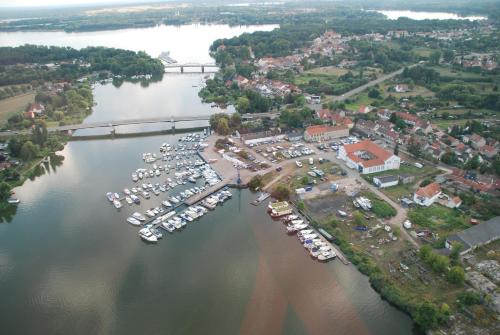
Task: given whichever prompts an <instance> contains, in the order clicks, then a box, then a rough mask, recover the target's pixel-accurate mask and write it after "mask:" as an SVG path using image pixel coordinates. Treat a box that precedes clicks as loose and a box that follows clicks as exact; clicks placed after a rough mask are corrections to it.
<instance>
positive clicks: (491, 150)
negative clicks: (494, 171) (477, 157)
mask: <svg viewBox="0 0 500 335" xmlns="http://www.w3.org/2000/svg"><path fill="white" fill-rule="evenodd" d="M479 152H480V153H481V154H482V155H483V156H485V157H487V158H494V157H495V156H496V155H498V149H497V148H495V147H494V146H491V145H485V146H483V147H481V148H480V149H479Z"/></svg>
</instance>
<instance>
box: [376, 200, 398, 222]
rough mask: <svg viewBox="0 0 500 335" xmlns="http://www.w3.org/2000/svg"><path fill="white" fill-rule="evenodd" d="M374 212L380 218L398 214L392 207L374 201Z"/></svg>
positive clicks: (383, 202) (382, 202) (379, 201)
mask: <svg viewBox="0 0 500 335" xmlns="http://www.w3.org/2000/svg"><path fill="white" fill-rule="evenodd" d="M372 210H373V213H374V214H375V215H376V216H378V217H379V218H389V217H393V216H395V215H396V214H397V211H396V210H395V209H394V208H393V207H392V206H391V205H389V204H388V203H386V202H385V201H381V200H372Z"/></svg>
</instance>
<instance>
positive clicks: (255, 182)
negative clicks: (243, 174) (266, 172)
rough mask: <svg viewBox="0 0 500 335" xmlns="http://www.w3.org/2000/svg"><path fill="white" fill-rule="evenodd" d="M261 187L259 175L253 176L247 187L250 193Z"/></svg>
mask: <svg viewBox="0 0 500 335" xmlns="http://www.w3.org/2000/svg"><path fill="white" fill-rule="evenodd" d="M262 186H263V182H262V176H260V175H255V176H253V177H252V179H250V182H249V183H248V187H250V189H251V190H252V191H255V190H257V189H259V188H261V187H262Z"/></svg>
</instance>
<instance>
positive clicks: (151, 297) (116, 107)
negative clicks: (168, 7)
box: [0, 26, 413, 335]
mask: <svg viewBox="0 0 500 335" xmlns="http://www.w3.org/2000/svg"><path fill="white" fill-rule="evenodd" d="M148 29H149V28H148ZM165 29H166V28H165ZM169 29H170V28H169ZM172 29H173V28H172ZM175 29H176V31H177V32H178V34H181V35H182V34H183V30H182V29H183V28H182V27H180V28H179V27H176V28H175ZM190 29H191V26H189V27H188V30H187V31H188V32H189V31H190ZM197 29H199V30H200V31H201V30H204V29H205V28H203V27H198V28H197ZM218 29H219V28H218ZM226 29H228V30H230V29H232V28H229V27H226ZM253 29H258V27H254V28H253ZM138 30H139V29H138ZM114 33H116V32H114ZM135 33H136V34H139V32H135ZM44 34H50V33H44ZM53 34H55V35H59V34H60V33H53ZM92 34H94V36H98V35H99V32H94V33H92ZM102 34H104V35H107V34H109V32H102ZM199 35H200V36H203V34H201V32H200V34H199ZM44 36H46V37H47V40H43V39H41V38H40V39H39V40H38V41H37V42H38V43H49V42H50V41H53V40H54V39H55V38H54V39H52V38H49V37H48V36H50V35H44ZM197 36H198V35H197V34H187V35H185V39H180V40H182V41H183V45H186V44H193V45H195V44H198V43H206V44H207V43H208V44H209V43H210V41H208V42H207V41H201V40H199V39H198V37H197ZM167 37H168V36H166V37H165V38H167ZM188 37H189V38H191V40H188V39H187V38H188ZM216 37H220V36H214V37H213V38H216ZM4 38H5V35H4V34H0V40H1V41H4ZM96 40H98V39H97V37H96ZM24 42H25V40H19V41H18V43H17V44H23V43H24ZM61 43H62V42H61ZM68 43H69V42H68ZM208 44H207V45H208ZM109 46H115V45H109ZM151 48H153V47H151ZM161 48H164V47H161ZM168 48H169V50H175V48H176V47H175V46H173V45H170V44H169V45H168ZM179 49H180V47H179ZM161 50H163V49H161ZM204 52H205V54H206V53H207V51H206V50H205V51H204ZM203 57H206V55H205V56H203ZM201 59H202V58H200V60H201ZM186 78H187V79H186ZM202 80H203V76H201V75H196V74H187V75H181V74H172V75H166V76H165V78H164V79H163V81H162V82H161V83H157V84H152V85H150V86H149V87H141V86H140V85H138V84H130V83H126V84H124V85H123V86H121V87H120V88H116V87H114V86H111V85H103V86H100V85H97V86H96V88H95V92H94V93H95V97H96V102H97V106H96V110H95V112H94V113H93V114H92V115H91V116H89V118H88V120H94V121H96V120H106V119H108V120H109V119H111V118H112V117H115V116H120V117H123V118H129V117H132V116H135V115H136V114H135V112H134V111H140V113H141V115H145V116H146V115H147V116H157V115H161V113H163V112H164V111H166V110H168V111H174V110H177V111H179V113H195V112H196V113H201V112H203V113H213V109H211V108H210V106H207V105H204V104H200V103H199V101H193V100H196V99H197V97H196V98H195V93H193V92H196V88H195V87H192V86H193V85H199V84H200V83H202ZM193 83H196V84H193ZM186 92H189V93H186ZM164 96H167V97H169V98H165V97H164ZM185 106H187V108H184V107H185ZM88 120H86V122H88ZM178 137H179V135H166V136H150V137H140V138H124V139H115V140H112V139H105V140H91V141H77V142H70V143H69V144H68V145H67V146H66V147H65V149H64V150H63V151H62V152H61V153H60V155H62V156H64V158H65V159H64V162H63V164H62V165H60V166H51V165H50V164H46V165H45V168H44V169H45V170H46V173H45V174H44V175H42V176H40V177H38V178H36V179H35V180H33V181H31V180H28V181H27V182H26V183H25V184H24V185H23V186H22V187H19V188H17V189H16V190H15V191H16V195H17V197H19V198H20V199H21V201H22V202H21V204H20V205H19V206H18V209H17V213H16V214H15V216H14V217H13V218H12V219H10V220H9V222H8V223H3V224H0V296H1V297H2V299H1V300H0V331H1V332H2V334H68V333H71V334H138V333H141V334H238V333H240V334H306V333H310V334H381V335H382V334H411V333H412V327H413V324H412V322H411V320H410V318H409V317H408V316H406V315H405V314H403V313H402V312H400V311H398V310H397V309H395V308H394V307H392V306H390V305H389V304H388V303H387V302H385V301H383V300H382V299H381V298H380V296H379V295H378V294H377V293H376V292H375V291H374V290H373V289H372V288H371V287H370V285H369V283H368V279H367V277H366V276H363V275H362V274H360V273H359V272H358V271H357V270H356V268H355V267H354V266H352V265H351V266H345V265H343V264H342V263H340V262H339V261H333V262H330V263H327V264H322V263H319V262H317V261H314V260H312V259H311V258H310V257H309V256H308V255H307V254H306V252H305V251H304V248H303V247H302V246H301V245H300V244H299V243H298V241H297V239H296V238H295V237H292V236H288V235H286V234H285V232H284V227H283V225H281V224H279V223H277V222H273V221H272V220H271V219H270V218H269V217H268V215H267V214H266V213H265V208H264V206H260V207H255V206H251V205H249V203H250V201H252V200H253V199H254V197H255V195H253V194H251V193H250V192H249V191H246V190H244V191H236V190H234V191H233V197H232V199H231V200H229V201H228V202H227V203H225V204H224V206H222V207H218V208H217V209H216V210H215V211H212V212H210V213H209V214H208V215H206V216H205V217H203V218H202V219H201V220H199V221H197V222H195V223H191V224H189V226H188V227H187V228H186V229H185V230H184V231H182V232H180V233H176V234H173V235H169V236H166V237H165V238H164V239H163V240H161V241H160V242H159V243H158V244H157V245H147V244H145V243H143V242H142V241H141V240H140V239H139V237H138V236H137V228H134V227H132V226H130V225H129V224H127V223H126V222H125V218H126V217H127V216H128V215H130V213H131V212H132V211H134V210H137V208H134V209H132V208H128V206H126V205H125V207H127V208H125V207H124V208H122V209H121V210H119V211H117V210H115V209H114V208H112V207H111V206H110V204H109V203H108V202H107V200H106V199H105V196H104V194H105V193H106V192H107V191H110V190H114V191H120V190H121V189H123V188H124V187H127V186H128V187H130V186H131V184H132V182H131V180H130V174H131V172H132V171H133V170H135V169H137V168H139V167H141V166H143V164H144V163H142V160H141V159H140V156H141V153H142V152H146V151H157V150H158V147H159V145H160V144H161V143H163V142H170V143H175V142H176V141H177V138H178ZM164 178H165V177H163V178H160V180H163V179H164ZM153 183H154V181H153ZM161 197H162V198H164V197H165V196H164V195H163V196H161ZM158 203H159V199H158V198H156V197H154V196H153V198H152V199H150V200H148V201H143V203H142V204H141V210H142V211H144V210H145V209H147V208H150V207H153V206H156V205H158Z"/></svg>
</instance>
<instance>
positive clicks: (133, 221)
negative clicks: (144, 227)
mask: <svg viewBox="0 0 500 335" xmlns="http://www.w3.org/2000/svg"><path fill="white" fill-rule="evenodd" d="M127 222H128V223H130V224H132V225H134V226H140V225H141V221H139V220H137V219H136V218H134V217H131V216H129V217H128V218H127Z"/></svg>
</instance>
